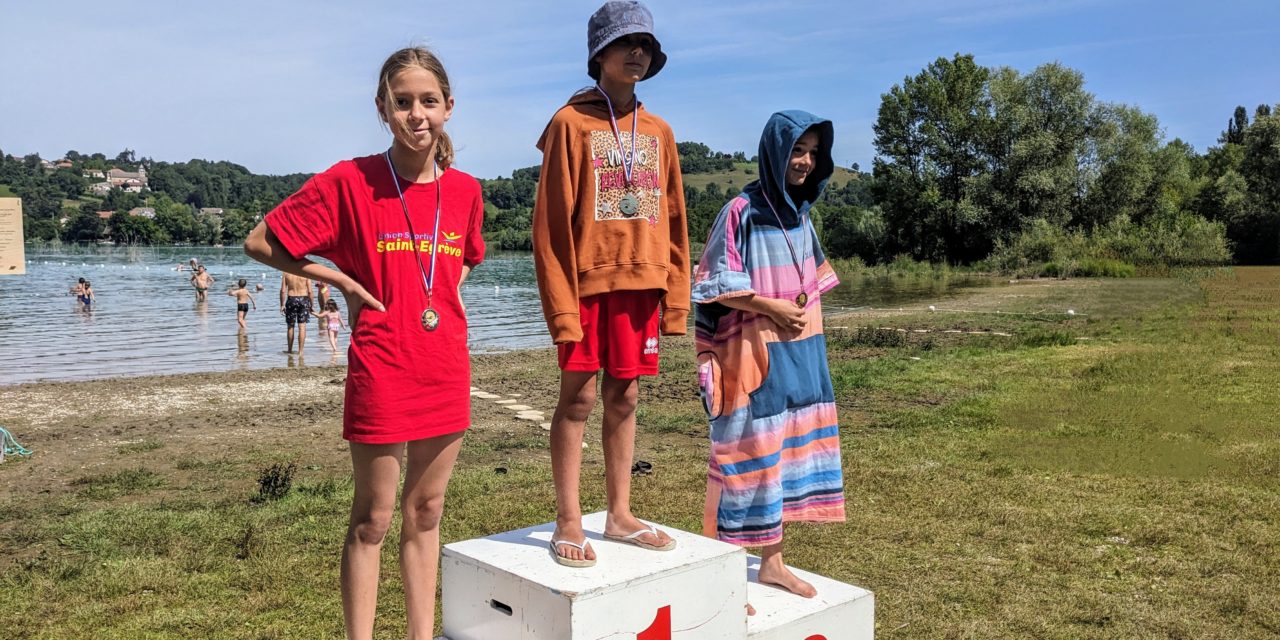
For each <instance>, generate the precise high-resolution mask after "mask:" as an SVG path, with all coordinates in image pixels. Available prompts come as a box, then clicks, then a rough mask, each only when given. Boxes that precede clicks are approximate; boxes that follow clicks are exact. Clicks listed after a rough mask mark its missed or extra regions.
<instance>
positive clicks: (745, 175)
mask: <svg viewBox="0 0 1280 640" xmlns="http://www.w3.org/2000/svg"><path fill="white" fill-rule="evenodd" d="M856 175H857V174H856V173H854V172H853V171H850V170H849V169H846V168H844V167H836V172H835V173H834V174H832V176H831V182H829V183H827V188H829V189H831V188H839V187H843V186H844V183H846V182H848V181H849V180H850V179H852V178H853V177H854V176H856ZM757 177H759V176H757V175H756V163H754V162H735V163H733V169H732V170H730V171H716V172H713V173H686V174H684V185H685V186H686V187H693V188H695V189H698V190H703V189H706V188H707V185H709V184H711V183H713V182H714V183H716V184H717V185H719V186H720V189H721V190H726V189H728V186H729V185H731V184H732V185H733V186H734V187H736V188H738V189H741V188H742V187H744V186H746V185H747V183H748V182H751V181H752V180H755V179H756V178H757Z"/></svg>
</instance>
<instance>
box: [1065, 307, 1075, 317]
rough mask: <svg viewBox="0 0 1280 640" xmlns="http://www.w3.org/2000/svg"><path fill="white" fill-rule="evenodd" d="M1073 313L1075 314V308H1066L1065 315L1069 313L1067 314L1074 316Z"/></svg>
mask: <svg viewBox="0 0 1280 640" xmlns="http://www.w3.org/2000/svg"><path fill="white" fill-rule="evenodd" d="M1075 314H1076V310H1075V309H1067V315H1069V316H1074V315H1075Z"/></svg>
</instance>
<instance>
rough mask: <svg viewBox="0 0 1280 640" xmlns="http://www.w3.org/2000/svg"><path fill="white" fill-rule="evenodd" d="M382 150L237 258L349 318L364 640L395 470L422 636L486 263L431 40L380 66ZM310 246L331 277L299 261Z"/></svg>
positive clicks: (409, 605) (335, 170)
mask: <svg viewBox="0 0 1280 640" xmlns="http://www.w3.org/2000/svg"><path fill="white" fill-rule="evenodd" d="M374 102H375V104H376V106H377V108H378V114H379V115H380V116H381V117H382V120H383V122H384V123H386V124H387V126H388V127H389V128H390V129H391V133H392V143H391V148H390V149H389V150H388V151H386V152H384V153H381V154H377V155H372V156H367V157H363V158H355V159H353V160H347V161H343V162H339V163H338V164H336V165H334V166H333V167H331V168H329V169H328V170H326V171H325V172H323V173H320V174H317V175H316V176H315V177H313V178H312V179H311V180H310V181H308V182H307V183H306V184H305V185H303V186H302V188H301V189H299V190H298V192H297V193H295V194H293V195H291V196H289V198H287V199H286V200H285V201H284V202H282V203H281V204H280V206H279V207H277V208H276V209H275V210H274V211H272V212H271V213H269V214H267V217H266V218H265V219H264V220H263V222H262V223H261V224H259V225H258V226H257V228H255V229H254V230H253V232H252V233H250V234H249V238H248V239H247V240H245V245H244V246H245V253H247V254H248V255H249V256H250V257H252V258H254V259H256V260H258V261H260V262H263V263H265V264H267V265H270V266H272V267H275V268H277V269H279V270H281V271H285V272H288V273H294V274H297V275H301V276H304V277H307V278H311V279H313V280H319V281H322V282H327V283H329V284H331V285H333V286H334V287H335V288H336V289H337V290H338V291H340V292H341V293H342V295H343V296H344V297H345V299H346V303H347V309H348V313H349V315H350V320H351V322H350V325H351V346H350V349H349V351H348V357H347V362H348V369H347V382H346V398H345V402H344V403H343V420H342V435H343V437H344V438H346V439H347V440H348V441H350V443H351V464H352V468H353V476H354V478H355V499H354V501H353V503H352V505H351V520H350V523H349V525H348V527H347V537H346V542H345V544H344V545H343V549H342V571H341V583H342V608H343V615H344V617H345V619H346V627H347V637H349V638H370V637H372V634H373V619H374V608H375V605H376V603H377V591H378V566H379V565H378V563H379V560H378V558H379V552H380V549H381V545H382V540H383V538H384V537H385V535H386V533H387V530H388V529H389V528H390V526H391V517H392V514H393V513H394V511H395V506H396V490H397V488H398V487H397V485H398V484H399V480H400V474H401V466H402V465H403V466H404V467H405V469H404V472H405V473H404V475H405V487H404V491H403V495H402V497H401V499H400V508H401V509H402V510H403V525H402V526H401V534H400V545H401V550H402V552H401V557H400V567H401V574H402V575H403V577H404V590H405V601H406V610H407V612H408V618H409V637H415V638H430V637H432V636H431V633H432V627H433V623H434V617H435V591H436V576H437V572H438V565H439V558H440V530H439V524H440V517H441V512H442V509H443V506H444V493H445V486H446V484H447V483H448V481H449V475H450V473H451V472H452V471H453V465H454V461H455V460H456V459H457V455H458V449H459V448H460V447H461V445H462V433H463V431H464V430H465V429H466V428H467V427H468V426H470V414H471V396H470V389H471V387H470V381H471V368H470V360H469V358H468V354H467V318H466V314H465V312H464V308H463V306H462V300H461V296H460V289H461V287H462V283H463V281H464V280H466V278H467V275H468V274H469V273H470V272H471V269H472V268H473V267H475V266H476V265H478V264H479V263H480V262H481V261H482V260H483V259H484V241H483V239H482V238H481V236H480V223H481V222H482V221H483V219H484V205H483V202H482V201H481V197H480V184H479V183H478V182H477V181H476V180H475V178H472V177H471V176H469V175H467V174H465V173H462V172H460V171H458V170H457V169H454V168H452V167H451V166H450V165H451V164H452V163H453V145H452V143H451V142H450V140H449V137H448V135H447V134H445V131H444V123H445V121H446V120H448V119H449V116H450V114H451V113H452V111H453V95H452V93H451V92H450V89H449V77H448V75H446V73H445V70H444V67H443V66H442V65H441V64H440V61H439V60H438V59H436V57H435V56H434V55H433V54H432V53H431V52H430V51H427V50H426V49H422V48H409V49H402V50H400V51H397V52H396V53H394V54H392V56H391V57H390V58H388V59H387V61H386V63H384V64H383V66H382V72H381V75H380V77H379V79H378V90H377V96H376V98H375V101H374ZM308 255H317V256H320V257H323V258H326V259H328V260H330V261H331V262H333V264H334V265H335V266H336V267H337V270H334V269H331V268H329V267H327V266H324V265H321V264H317V263H315V262H312V261H310V260H308V259H307V258H306V256H308Z"/></svg>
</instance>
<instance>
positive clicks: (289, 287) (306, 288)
mask: <svg viewBox="0 0 1280 640" xmlns="http://www.w3.org/2000/svg"><path fill="white" fill-rule="evenodd" d="M280 275H281V277H280V313H282V314H284V324H285V327H286V330H285V336H286V339H287V340H288V343H289V348H288V349H286V350H285V353H293V336H294V330H295V329H296V330H297V335H298V353H302V348H303V347H304V346H306V343H307V323H308V322H310V320H311V280H310V279H309V278H306V277H304V276H299V275H294V274H292V273H289V272H287V271H286V272H284V273H282V274H280Z"/></svg>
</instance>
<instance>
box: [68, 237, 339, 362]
mask: <svg viewBox="0 0 1280 640" xmlns="http://www.w3.org/2000/svg"><path fill="white" fill-rule="evenodd" d="M173 270H174V271H180V272H190V274H191V275H190V276H189V277H188V284H190V286H191V288H192V289H194V290H195V296H196V302H197V303H204V302H208V300H209V289H210V288H211V287H212V286H213V284H214V283H215V282H217V278H215V277H214V276H213V274H211V273H209V270H208V269H207V268H206V267H205V265H203V264H201V263H200V261H199V260H197V259H196V258H191V259H190V260H189V261H188V262H187V263H186V264H179V265H178V266H176V267H174V268H173ZM282 276H283V277H282V278H281V282H280V313H281V315H283V316H284V319H285V326H286V328H287V331H286V333H287V340H288V342H287V349H286V350H285V353H289V354H292V353H295V352H294V340H295V338H296V340H297V345H298V350H297V353H301V352H302V349H303V345H304V344H305V343H306V339H307V323H308V322H310V320H311V318H312V317H315V318H316V321H317V325H318V326H319V329H320V331H321V335H324V336H325V337H326V338H327V339H328V342H329V349H330V351H331V352H332V353H334V354H336V353H338V334H339V333H340V332H342V331H343V330H345V329H346V322H345V320H344V319H343V314H342V312H341V311H340V310H339V308H338V302H337V301H336V300H333V299H331V298H330V297H329V285H328V284H326V283H324V282H315V283H314V286H315V294H314V295H315V298H314V303H313V301H312V293H311V287H312V281H311V280H309V279H307V278H302V277H298V276H295V275H292V274H288V273H285V274H282ZM263 289H264V287H263V286H262V284H257V285H255V287H254V288H253V290H252V291H251V290H250V289H249V281H248V280H247V279H245V278H240V279H239V280H237V281H236V285H235V286H234V287H231V288H228V289H227V291H226V294H227V295H228V296H230V297H232V298H235V301H236V323H237V325H238V326H239V330H240V332H241V333H244V332H245V331H247V329H248V322H247V320H248V315H249V311H250V310H256V309H257V308H258V302H257V299H256V297H255V295H254V294H255V293H261V292H262V291H263ZM68 293H69V294H71V295H72V296H75V298H76V301H77V303H78V304H79V305H80V309H81V310H91V309H92V307H93V304H94V303H95V302H96V301H97V297H96V296H95V295H94V292H93V285H92V283H90V282H89V281H88V280H86V279H85V278H79V279H78V280H77V282H76V284H74V285H73V286H72V287H71V288H70V289H69V290H68ZM317 309H319V311H317Z"/></svg>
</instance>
